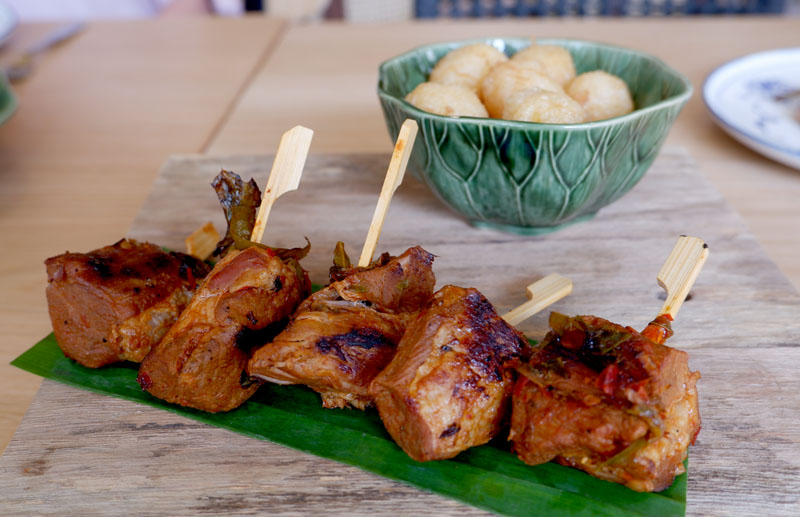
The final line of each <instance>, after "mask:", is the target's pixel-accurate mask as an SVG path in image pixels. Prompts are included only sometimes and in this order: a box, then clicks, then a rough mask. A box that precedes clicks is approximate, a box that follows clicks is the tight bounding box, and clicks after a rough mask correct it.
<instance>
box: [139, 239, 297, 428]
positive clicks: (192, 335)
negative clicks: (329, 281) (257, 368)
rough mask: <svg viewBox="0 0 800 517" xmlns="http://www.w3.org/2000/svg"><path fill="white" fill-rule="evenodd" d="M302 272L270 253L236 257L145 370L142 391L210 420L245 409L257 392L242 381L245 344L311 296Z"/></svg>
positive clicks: (215, 273)
mask: <svg viewBox="0 0 800 517" xmlns="http://www.w3.org/2000/svg"><path fill="white" fill-rule="evenodd" d="M297 268H298V266H297V264H296V262H295V263H291V262H290V263H287V262H285V261H283V260H281V259H280V258H279V257H278V256H276V255H275V253H274V252H273V251H271V250H269V249H263V248H259V247H251V248H248V249H246V250H244V251H236V250H233V251H230V252H229V253H228V254H227V255H226V256H225V258H224V259H222V260H220V261H219V262H218V263H217V265H216V266H215V267H214V269H213V270H212V271H211V273H209V274H208V276H207V277H206V279H205V281H204V282H203V284H202V285H201V286H200V288H199V289H198V292H197V294H196V295H195V297H194V298H193V299H192V302H191V303H190V304H189V307H188V308H187V309H186V310H185V311H184V312H183V314H181V317H180V318H179V320H178V322H177V323H176V324H175V325H174V326H173V327H172V328H171V329H170V331H169V332H168V333H167V335H166V336H165V337H164V339H163V340H162V341H161V343H160V344H159V345H158V346H157V347H155V348H154V349H153V350H152V351H151V352H150V354H149V355H148V356H147V357H146V358H145V359H144V361H143V362H142V365H141V368H140V369H139V379H138V380H139V384H141V386H142V388H144V389H145V390H147V391H148V392H150V394H152V395H154V396H156V397H158V398H161V399H164V400H166V401H168V402H173V403H176V404H180V405H182V406H189V407H193V408H196V409H202V410H204V411H210V412H217V411H228V410H231V409H233V408H235V407H237V406H239V405H240V404H242V403H243V402H244V401H245V400H247V399H248V398H249V397H250V396H251V395H252V394H253V393H254V392H255V391H256V389H257V388H258V384H257V383H253V382H250V380H249V378H248V377H247V375H246V373H244V372H245V367H246V366H247V360H248V358H249V350H246V349H245V347H243V346H242V343H243V339H244V337H245V336H246V335H247V334H248V333H250V332H251V331H257V330H261V329H265V328H267V327H268V326H270V325H272V324H274V323H276V322H280V321H281V320H284V319H285V318H287V317H288V316H289V315H290V314H291V313H292V311H294V309H295V308H296V307H297V305H298V304H299V303H300V301H301V300H302V299H303V298H304V297H305V296H306V295H307V294H308V291H309V286H310V284H309V283H308V276H307V275H305V273H304V272H303V273H302V276H300V274H299V273H298V269H297ZM301 271H302V270H301Z"/></svg>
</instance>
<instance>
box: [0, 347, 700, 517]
mask: <svg viewBox="0 0 800 517" xmlns="http://www.w3.org/2000/svg"><path fill="white" fill-rule="evenodd" d="M11 364H12V365H14V366H16V367H18V368H21V369H23V370H26V371H29V372H31V373H34V374H36V375H40V376H42V377H45V378H48V379H53V380H56V381H59V382H63V383H65V384H69V385H71V386H76V387H79V388H83V389H86V390H89V391H94V392H97V393H102V394H106V395H112V396H115V397H119V398H123V399H126V400H132V401H135V402H140V403H143V404H147V405H150V406H154V407H157V408H161V409H165V410H167V411H172V412H174V413H178V414H180V415H183V416H185V417H188V418H192V419H194V420H198V421H201V422H205V423H207V424H210V425H213V426H217V427H222V428H225V429H230V430H232V431H235V432H238V433H241V434H244V435H247V436H251V437H253V438H258V439H262V440H269V441H272V442H275V443H280V444H282V445H286V446H288V447H293V448H295V449H298V450H301V451H305V452H308V453H311V454H315V455H317V456H320V457H323V458H329V459H332V460H336V461H340V462H342V463H346V464H348V465H354V466H356V467H360V468H362V469H364V470H367V471H369V472H373V473H375V474H379V475H381V476H384V477H387V478H389V479H395V480H398V481H402V482H405V483H408V484H410V485H414V486H417V487H419V488H422V489H424V490H429V491H431V492H434V493H437V494H440V495H443V496H446V497H451V498H453V499H457V500H459V501H462V502H464V503H467V504H471V505H473V506H477V507H479V508H483V509H485V510H489V511H492V512H496V513H499V514H505V515H548V516H583V515H587V516H601V515H609V516H610V515H614V516H619V515H640V516H641V515H658V516H682V515H684V513H685V510H686V474H683V475H681V476H679V477H678V478H677V479H676V480H675V482H674V483H673V484H672V486H671V487H670V488H668V489H667V490H665V491H663V492H660V493H655V494H649V493H639V492H634V491H632V490H629V489H627V488H625V487H624V486H622V485H617V484H615V483H609V482H607V481H601V480H599V479H595V478H593V477H591V476H589V475H587V474H585V473H583V472H581V471H578V470H574V469H571V468H568V467H563V466H561V465H556V464H554V463H547V464H545V465H538V466H536V467H531V466H528V465H525V464H524V463H522V462H521V461H519V460H518V459H517V458H516V456H515V455H514V454H512V453H511V452H509V450H508V444H507V442H506V441H505V439H497V440H495V441H494V442H492V443H491V444H488V445H484V446H481V447H475V448H473V449H470V450H468V451H465V452H463V453H461V454H460V455H458V456H457V457H456V458H454V459H452V460H447V461H432V462H427V463H418V462H416V461H414V460H412V459H411V458H409V457H408V456H407V455H406V454H405V453H404V452H403V451H402V449H400V448H399V447H398V446H397V445H396V444H395V443H394V441H392V439H391V437H390V436H389V434H388V433H387V432H386V430H385V429H384V427H383V424H382V423H381V421H380V418H378V414H377V413H376V412H375V411H374V410H369V411H366V412H361V411H343V410H335V409H324V408H323V407H322V405H321V404H320V400H319V396H318V395H317V394H316V393H314V392H313V391H311V390H309V389H306V388H304V387H300V386H278V385H275V384H267V385H264V386H263V387H262V388H261V389H260V390H259V391H258V393H256V395H255V396H254V397H253V398H251V399H250V400H249V401H247V402H246V403H245V404H244V405H242V406H241V407H239V408H238V409H235V410H233V411H231V412H229V413H216V414H212V413H205V412H202V411H197V410H194V409H190V408H185V407H180V406H176V405H173V404H169V403H167V402H164V401H162V400H159V399H156V398H154V397H152V396H150V395H149V394H148V393H146V392H144V391H142V389H141V388H140V387H139V384H138V383H137V382H136V374H137V370H138V365H136V364H131V363H123V364H117V365H111V366H107V367H104V368H99V369H91V368H85V367H83V366H81V365H79V364H77V363H76V362H74V361H72V360H70V359H67V358H66V357H64V355H63V354H62V353H61V350H60V349H59V348H58V344H57V343H56V340H55V337H54V336H53V334H50V335H49V336H47V337H46V338H44V339H43V340H42V341H40V342H39V343H37V344H36V345H34V346H33V347H32V348H30V349H29V350H28V351H27V352H25V353H23V354H22V355H21V356H19V357H18V358H17V359H15V360H14V361H13V362H12V363H11Z"/></svg>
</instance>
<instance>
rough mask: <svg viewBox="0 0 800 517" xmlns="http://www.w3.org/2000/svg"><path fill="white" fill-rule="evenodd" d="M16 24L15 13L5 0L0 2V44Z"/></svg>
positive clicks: (9, 34)
mask: <svg viewBox="0 0 800 517" xmlns="http://www.w3.org/2000/svg"><path fill="white" fill-rule="evenodd" d="M16 26H17V13H16V12H14V10H13V9H12V8H11V7H10V6H9V5H8V4H7V3H5V2H0V46H2V45H3V44H4V43H5V42H6V41H7V40H8V38H9V36H11V31H13V30H14V27H16Z"/></svg>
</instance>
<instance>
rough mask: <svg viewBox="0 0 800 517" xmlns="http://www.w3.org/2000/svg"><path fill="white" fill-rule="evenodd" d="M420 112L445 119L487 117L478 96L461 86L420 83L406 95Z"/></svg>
mask: <svg viewBox="0 0 800 517" xmlns="http://www.w3.org/2000/svg"><path fill="white" fill-rule="evenodd" d="M406 100H407V101H408V102H410V103H411V104H413V105H414V106H416V107H418V108H419V109H421V110H425V111H430V112H431V113H436V114H438V115H445V116H447V117H488V116H489V114H488V113H487V112H486V108H485V107H484V106H483V104H481V100H480V99H479V98H478V94H477V93H475V92H474V91H472V90H470V89H469V88H464V87H463V86H453V85H448V84H439V83H422V84H420V85H419V86H417V87H416V88H414V89H413V90H412V91H411V93H409V94H408V95H406Z"/></svg>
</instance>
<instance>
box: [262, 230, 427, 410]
mask: <svg viewBox="0 0 800 517" xmlns="http://www.w3.org/2000/svg"><path fill="white" fill-rule="evenodd" d="M432 263H433V255H431V254H430V253H428V252H427V251H425V250H424V249H422V248H420V247H419V246H417V247H414V248H410V249H408V250H407V251H406V252H404V253H403V254H402V255H400V256H399V257H396V258H392V259H390V260H388V262H386V263H385V264H383V265H378V266H377V267H374V268H372V269H367V270H362V271H356V272H354V273H351V274H349V275H348V276H346V277H345V278H344V279H343V280H339V281H336V282H333V283H332V284H330V285H329V286H328V287H326V288H324V289H323V290H321V291H319V292H317V293H314V294H313V295H311V297H309V298H308V299H307V300H305V301H304V302H303V303H302V304H301V305H300V307H299V308H298V309H297V312H296V313H295V315H294V316H293V317H292V321H291V323H290V324H289V325H288V327H287V328H286V330H284V331H283V332H281V333H280V334H279V335H278V336H277V337H276V338H275V339H274V340H273V341H272V342H271V343H268V344H266V345H264V346H263V347H261V348H259V349H258V350H256V351H255V353H254V354H253V358H252V359H251V360H250V363H249V364H248V370H247V371H248V372H249V373H250V375H252V376H254V377H258V378H260V379H264V380H267V381H271V382H276V383H279V384H304V385H306V386H309V387H311V388H312V389H314V390H315V391H317V392H319V393H320V394H321V396H322V403H323V405H324V406H325V407H327V408H334V407H338V408H343V407H346V406H347V405H350V406H353V407H355V408H358V409H364V408H365V407H367V406H368V405H370V403H371V402H372V398H371V397H370V396H369V393H368V390H367V389H368V387H369V383H370V382H371V381H372V379H373V378H374V377H375V376H376V375H377V374H378V373H379V372H380V371H381V370H383V368H384V367H385V366H386V365H387V364H388V363H389V361H391V359H392V357H394V353H395V348H396V346H397V343H398V342H399V341H400V338H401V337H402V335H403V333H404V332H405V328H406V325H407V322H408V321H409V320H410V319H412V318H413V316H414V315H415V314H416V312H417V311H419V310H420V309H421V308H422V307H423V306H424V305H425V303H426V302H427V301H428V299H429V298H430V296H431V294H432V293H433V286H434V285H435V283H436V279H435V277H434V275H433V271H432V269H431V265H432Z"/></svg>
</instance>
